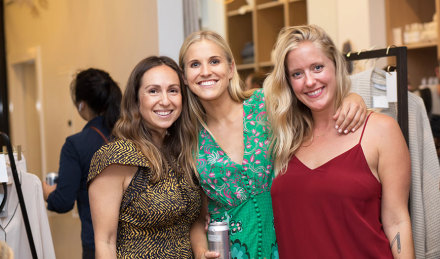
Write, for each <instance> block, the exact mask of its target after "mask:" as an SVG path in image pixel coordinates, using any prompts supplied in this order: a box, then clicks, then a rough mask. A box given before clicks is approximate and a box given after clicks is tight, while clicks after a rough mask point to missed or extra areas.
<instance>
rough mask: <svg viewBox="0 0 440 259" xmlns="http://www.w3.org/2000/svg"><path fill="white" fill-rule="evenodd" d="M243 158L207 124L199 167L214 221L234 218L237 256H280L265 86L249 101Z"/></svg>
mask: <svg viewBox="0 0 440 259" xmlns="http://www.w3.org/2000/svg"><path fill="white" fill-rule="evenodd" d="M243 112H244V114H243V137H244V156H243V163H242V164H237V163H235V162H234V161H232V160H231V159H230V158H229V157H228V155H227V154H226V153H225V152H224V151H223V150H222V149H221V148H220V146H219V145H218V144H217V143H216V142H215V140H214V138H213V137H212V136H211V135H210V133H209V132H208V131H207V130H206V129H202V130H201V131H200V133H199V155H198V159H197V169H198V172H199V175H200V179H201V181H200V182H201V186H202V188H203V190H204V191H205V193H206V195H207V196H208V198H209V199H208V200H209V202H208V208H209V212H210V214H211V221H227V222H229V234H230V235H229V236H230V239H231V257H232V258H240V259H241V258H243V259H248V258H249V259H251V258H267V259H269V258H278V246H277V243H276V238H275V229H274V223H273V213H272V200H271V196H270V187H271V184H272V180H273V166H272V157H271V155H270V153H269V151H268V148H269V139H268V136H269V135H268V134H269V129H268V126H267V121H266V109H265V105H264V95H263V92H262V90H257V91H255V92H254V94H253V95H252V96H251V97H250V98H249V99H247V100H245V101H244V102H243Z"/></svg>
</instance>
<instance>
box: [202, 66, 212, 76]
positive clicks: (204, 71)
mask: <svg viewBox="0 0 440 259" xmlns="http://www.w3.org/2000/svg"><path fill="white" fill-rule="evenodd" d="M200 73H201V75H202V76H209V75H210V74H211V69H210V67H209V66H207V65H202V66H201V71H200Z"/></svg>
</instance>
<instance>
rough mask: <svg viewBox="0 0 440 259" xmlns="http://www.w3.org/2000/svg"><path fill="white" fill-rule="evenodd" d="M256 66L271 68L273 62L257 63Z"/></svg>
mask: <svg viewBox="0 0 440 259" xmlns="http://www.w3.org/2000/svg"><path fill="white" fill-rule="evenodd" d="M258 65H259V66H260V67H273V62H272V61H266V62H260V63H258Z"/></svg>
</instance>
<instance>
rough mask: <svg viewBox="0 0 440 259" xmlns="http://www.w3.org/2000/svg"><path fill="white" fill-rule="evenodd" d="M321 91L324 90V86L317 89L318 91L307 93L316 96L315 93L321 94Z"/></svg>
mask: <svg viewBox="0 0 440 259" xmlns="http://www.w3.org/2000/svg"><path fill="white" fill-rule="evenodd" d="M321 91H322V88H319V89H318V90H316V91H313V92H309V93H307V95H309V96H315V95H317V94H319V93H320V92H321Z"/></svg>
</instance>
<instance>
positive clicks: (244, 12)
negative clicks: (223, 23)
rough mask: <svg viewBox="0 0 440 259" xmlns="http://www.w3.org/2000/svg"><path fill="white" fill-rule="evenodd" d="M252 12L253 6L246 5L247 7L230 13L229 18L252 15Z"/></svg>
mask: <svg viewBox="0 0 440 259" xmlns="http://www.w3.org/2000/svg"><path fill="white" fill-rule="evenodd" d="M251 12H252V6H250V5H246V6H243V7H240V8H239V9H237V10H233V11H230V12H228V16H229V17H231V16H235V15H245V14H247V13H251Z"/></svg>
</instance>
